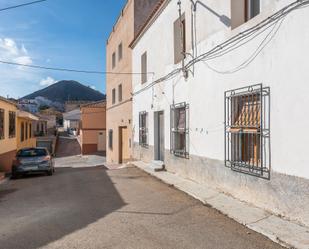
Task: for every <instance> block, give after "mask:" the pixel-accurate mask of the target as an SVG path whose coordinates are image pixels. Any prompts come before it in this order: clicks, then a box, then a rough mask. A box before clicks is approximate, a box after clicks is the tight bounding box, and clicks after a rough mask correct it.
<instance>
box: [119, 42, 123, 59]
mask: <svg viewBox="0 0 309 249" xmlns="http://www.w3.org/2000/svg"><path fill="white" fill-rule="evenodd" d="M121 60H122V43H120V44H119V46H118V61H121Z"/></svg>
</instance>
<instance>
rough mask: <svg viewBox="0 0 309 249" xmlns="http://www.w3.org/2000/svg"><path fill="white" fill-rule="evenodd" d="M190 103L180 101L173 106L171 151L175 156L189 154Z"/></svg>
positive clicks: (186, 156)
mask: <svg viewBox="0 0 309 249" xmlns="http://www.w3.org/2000/svg"><path fill="white" fill-rule="evenodd" d="M188 112H189V105H188V104H186V103H180V104H176V105H172V106H171V153H172V154H174V155H175V156H180V157H185V158H188V156H189V146H188V142H189V127H188V123H189V122H188V118H189V115H188Z"/></svg>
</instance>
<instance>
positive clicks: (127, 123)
mask: <svg viewBox="0 0 309 249" xmlns="http://www.w3.org/2000/svg"><path fill="white" fill-rule="evenodd" d="M157 2H158V0H128V1H127V3H126V5H125V7H124V8H123V10H122V11H121V15H120V16H119V18H118V20H117V22H116V24H115V26H114V27H113V31H112V32H111V34H110V36H109V38H108V41H107V47H106V56H107V59H106V65H107V66H106V71H109V72H114V73H123V72H128V73H130V72H132V51H131V49H130V48H129V44H130V43H131V41H132V40H133V38H134V36H135V35H136V34H137V33H138V31H139V30H140V29H141V27H142V25H143V24H144V23H145V21H146V19H147V18H148V16H149V14H150V13H151V12H152V10H153V9H154V7H155V6H156V3H157ZM138 72H140V70H138ZM131 92H132V75H130V74H107V76H106V93H107V131H108V132H107V133H108V139H107V140H108V141H107V162H108V163H122V162H126V161H128V160H129V159H131V158H132V95H131Z"/></svg>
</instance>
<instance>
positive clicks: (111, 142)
mask: <svg viewBox="0 0 309 249" xmlns="http://www.w3.org/2000/svg"><path fill="white" fill-rule="evenodd" d="M108 148H109V149H111V150H112V149H113V130H109V131H108Z"/></svg>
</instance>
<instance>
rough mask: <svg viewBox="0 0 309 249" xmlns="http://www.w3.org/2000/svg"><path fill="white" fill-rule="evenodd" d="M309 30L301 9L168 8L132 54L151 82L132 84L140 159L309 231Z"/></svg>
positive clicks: (242, 5) (281, 2)
mask: <svg viewBox="0 0 309 249" xmlns="http://www.w3.org/2000/svg"><path fill="white" fill-rule="evenodd" d="M178 2H180V3H181V5H180V7H181V9H180V15H179V5H178ZM192 2H196V5H195V6H192V5H191V4H192ZM288 4H291V5H288ZM192 11H195V13H193V15H192V16H193V17H194V18H193V20H195V21H194V22H193V23H192V22H191V20H192V19H191V17H192V16H191V13H192ZM275 13H279V14H276V15H273V14H275ZM272 15H273V16H272ZM282 18H284V19H282ZM283 20H284V21H283ZM192 28H193V30H192ZM308 30H309V8H307V7H304V6H303V5H302V3H301V2H300V1H296V2H294V1H291V0H289V1H288V0H277V1H269V0H252V1H249V0H248V1H243V0H231V1H226V0H217V1H206V0H201V1H179V0H170V1H168V0H166V1H162V2H161V5H160V7H159V8H157V11H156V12H155V13H153V15H151V18H150V19H149V20H148V22H147V24H146V25H145V26H144V28H143V30H142V31H141V32H140V33H139V34H138V35H137V36H136V38H135V39H134V41H133V42H132V44H131V47H132V48H133V58H132V61H133V62H132V63H133V67H132V71H133V72H139V71H140V70H142V72H154V77H153V78H151V77H146V75H141V76H140V77H137V76H133V127H134V157H135V158H137V159H140V160H143V161H145V162H151V161H153V160H160V161H162V162H163V163H164V164H165V168H166V170H167V171H170V172H173V173H176V174H178V175H179V176H182V177H184V178H187V179H191V180H193V181H196V182H199V183H207V184H209V185H211V186H212V187H214V188H217V189H219V190H221V191H222V192H225V193H229V194H231V195H232V196H234V197H236V198H238V199H241V200H243V201H246V202H249V203H252V204H254V205H256V206H258V207H262V208H264V209H267V210H270V211H272V212H273V213H276V214H280V215H282V216H285V217H287V218H289V219H292V220H296V221H298V222H300V223H302V224H305V225H309V212H308V210H309V209H308V206H309V191H308V189H309V167H308V164H309V158H308V148H307V142H309V134H308V133H307V132H306V131H307V129H308V127H309V118H308V109H307V106H309V98H308V96H307V93H308V91H309V85H308V82H309V70H308V63H307V55H308V54H309V46H308V44H309V36H308V35H307V34H308ZM305 34H306V35H305ZM111 51H115V49H114V50H113V49H111ZM108 56H111V54H110V53H108ZM108 58H110V57H108ZM108 62H109V61H108ZM109 63H110V62H109ZM118 82H121V81H118ZM112 88H115V86H114V85H113V87H112ZM115 89H116V88H115ZM108 91H109V92H108V93H109V96H112V95H111V87H110V88H108ZM270 99H271V101H270ZM109 101H111V100H110V99H109ZM109 105H111V103H110V104H109ZM108 129H109V128H108Z"/></svg>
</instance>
